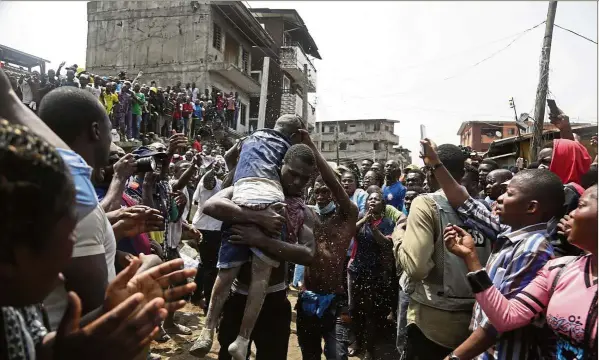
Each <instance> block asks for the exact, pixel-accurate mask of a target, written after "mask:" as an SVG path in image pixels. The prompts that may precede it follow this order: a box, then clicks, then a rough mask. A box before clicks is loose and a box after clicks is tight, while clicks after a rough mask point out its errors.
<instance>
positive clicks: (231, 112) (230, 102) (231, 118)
mask: <svg viewBox="0 0 599 360" xmlns="http://www.w3.org/2000/svg"><path fill="white" fill-rule="evenodd" d="M226 101H227V123H228V124H229V127H230V128H232V129H235V128H236V126H235V125H236V124H235V123H236V121H235V120H237V118H236V117H235V95H233V92H232V91H231V92H230V93H229V95H228V96H227V99H226Z"/></svg>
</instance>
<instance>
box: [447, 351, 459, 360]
mask: <svg viewBox="0 0 599 360" xmlns="http://www.w3.org/2000/svg"><path fill="white" fill-rule="evenodd" d="M448 358H449V360H460V358H459V357H458V356H457V355H455V354H454V353H453V351H452V352H451V354H449V356H448Z"/></svg>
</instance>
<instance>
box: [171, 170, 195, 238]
mask: <svg viewBox="0 0 599 360" xmlns="http://www.w3.org/2000/svg"><path fill="white" fill-rule="evenodd" d="M176 182H177V180H171V181H170V184H171V186H173V185H174V184H175V183H176ZM181 192H182V193H183V195H185V199H187V204H185V208H184V209H183V215H181V217H180V218H179V221H177V222H174V223H169V224H168V233H169V240H168V244H167V245H168V246H169V247H170V248H171V249H174V248H177V246H179V243H180V242H181V234H182V233H183V220H185V219H187V215H189V209H191V201H189V192H188V191H187V189H183V190H182V191H181Z"/></svg>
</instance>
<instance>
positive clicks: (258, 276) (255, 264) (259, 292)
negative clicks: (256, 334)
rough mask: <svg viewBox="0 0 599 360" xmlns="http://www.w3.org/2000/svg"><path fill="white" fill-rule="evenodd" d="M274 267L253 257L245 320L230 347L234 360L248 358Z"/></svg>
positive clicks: (244, 314)
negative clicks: (251, 340) (253, 333)
mask: <svg viewBox="0 0 599 360" xmlns="http://www.w3.org/2000/svg"><path fill="white" fill-rule="evenodd" d="M271 270H272V267H271V266H270V265H268V264H267V263H265V262H264V261H262V260H261V259H260V258H259V257H258V256H256V255H253V256H252V282H251V283H250V288H249V291H248V297H247V300H246V303H245V311H244V313H243V320H242V321H241V327H240V329H239V335H238V336H237V339H235V341H234V342H233V343H232V344H231V345H229V349H228V350H229V354H231V356H232V357H233V359H234V360H245V359H246V357H247V351H248V344H249V341H250V340H249V339H250V335H252V330H254V326H255V325H256V321H257V320H258V315H259V314H260V310H261V309H262V304H263V303H264V298H265V297H266V289H268V281H269V279H270V272H271Z"/></svg>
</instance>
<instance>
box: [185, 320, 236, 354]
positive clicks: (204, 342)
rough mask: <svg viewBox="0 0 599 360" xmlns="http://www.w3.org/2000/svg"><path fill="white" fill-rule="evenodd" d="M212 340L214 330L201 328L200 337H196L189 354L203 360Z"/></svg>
mask: <svg viewBox="0 0 599 360" xmlns="http://www.w3.org/2000/svg"><path fill="white" fill-rule="evenodd" d="M213 338H214V329H206V328H203V329H202V332H201V333H200V337H198V339H197V340H196V342H195V343H194V344H193V345H192V346H191V348H190V349H189V353H190V354H191V355H193V356H195V357H199V358H203V357H204V356H206V355H207V354H208V353H209V352H210V349H211V348H212V340H213ZM244 360H245V359H244Z"/></svg>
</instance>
